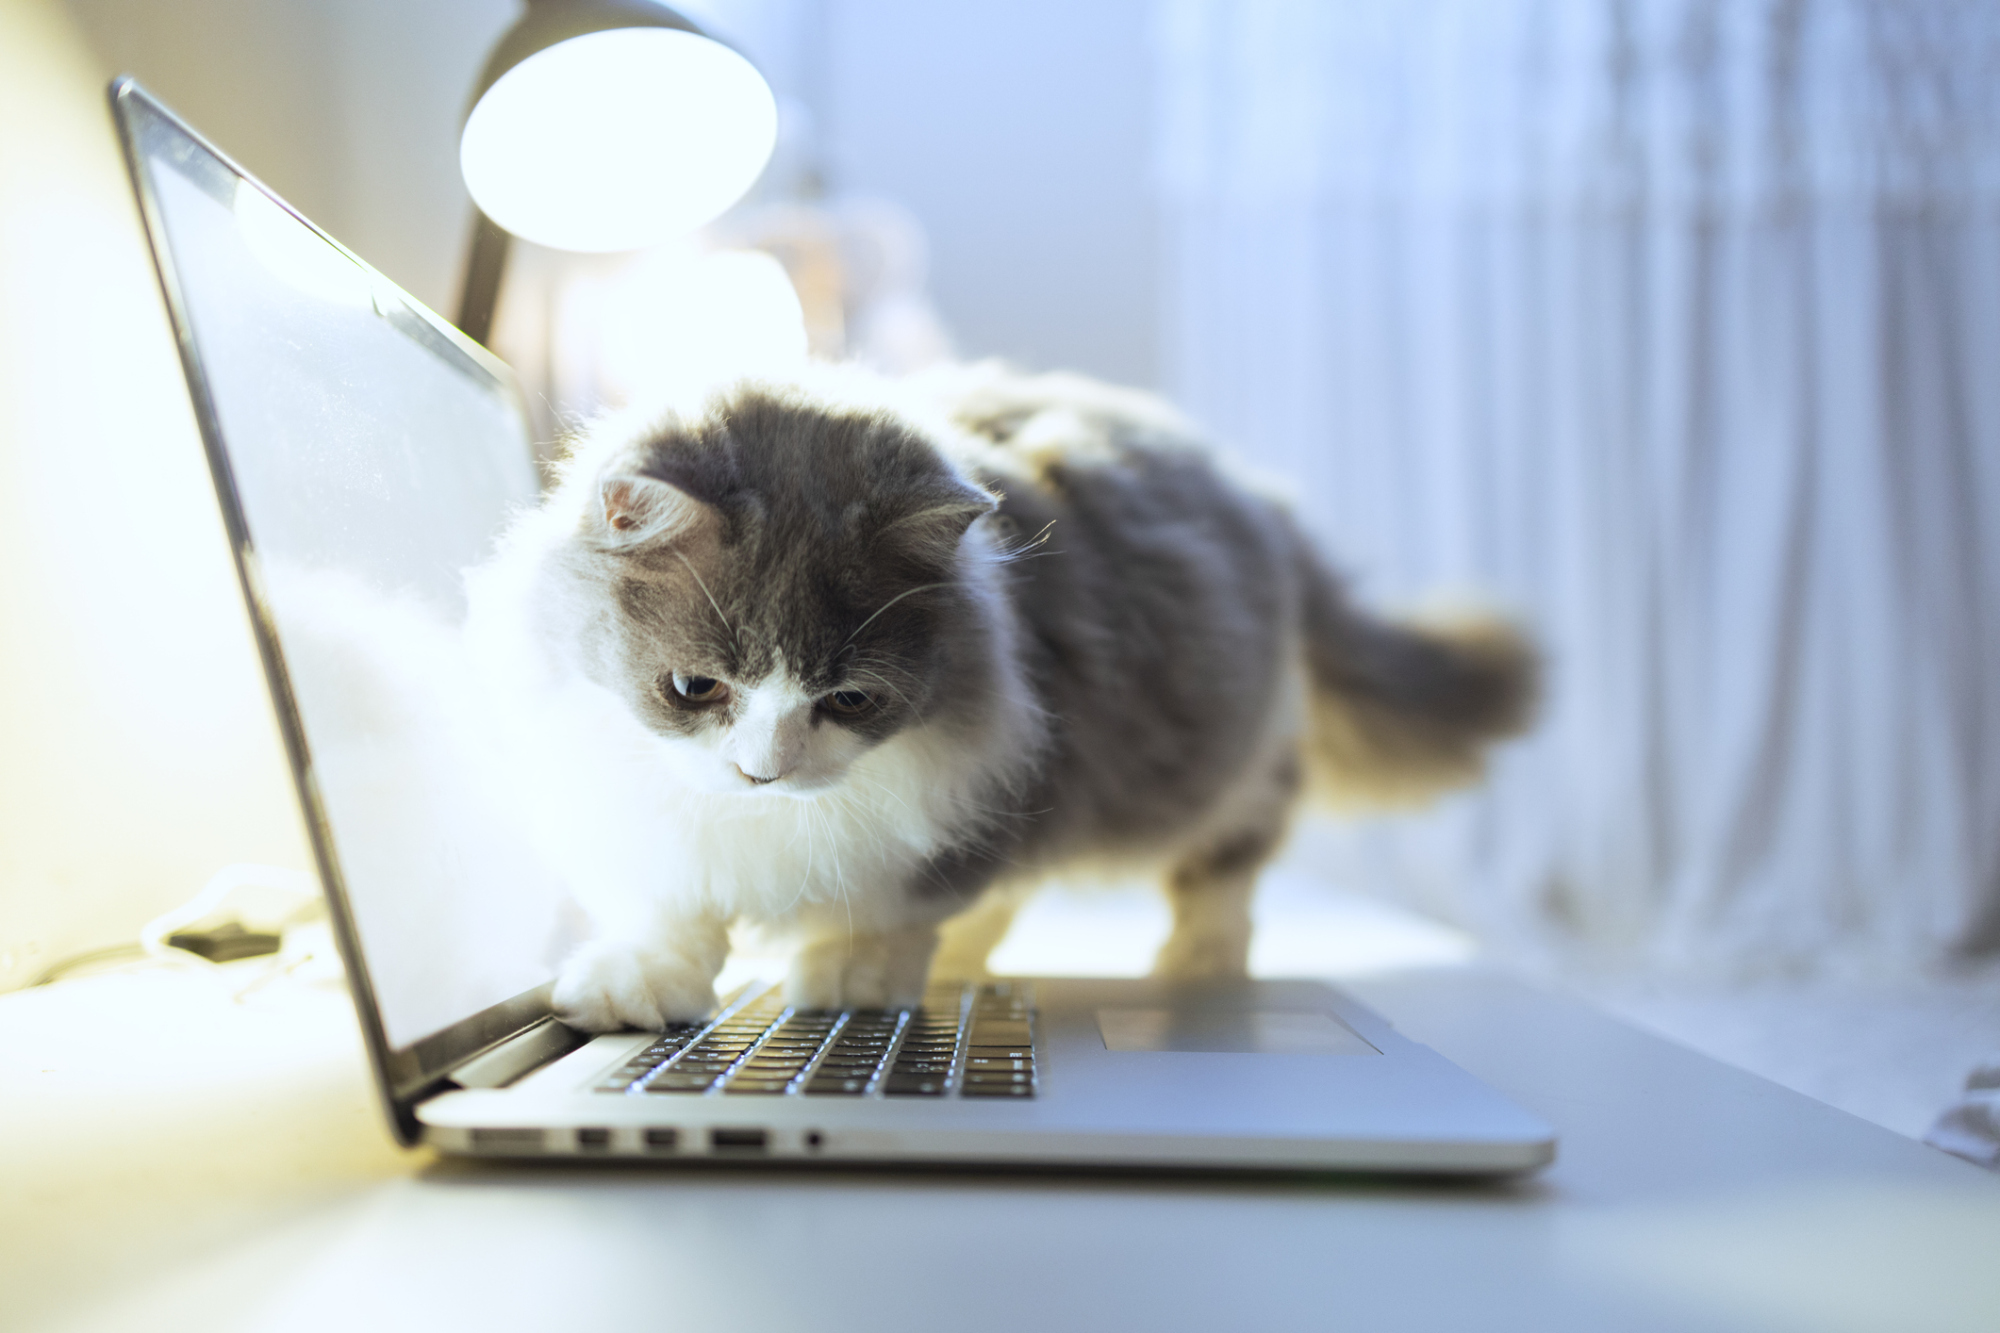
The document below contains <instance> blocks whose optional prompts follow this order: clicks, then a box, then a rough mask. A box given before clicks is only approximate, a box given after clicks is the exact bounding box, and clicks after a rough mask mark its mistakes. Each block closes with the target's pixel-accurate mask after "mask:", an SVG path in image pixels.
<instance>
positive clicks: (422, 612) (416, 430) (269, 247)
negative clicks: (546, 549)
mask: <svg viewBox="0 0 2000 1333" xmlns="http://www.w3.org/2000/svg"><path fill="white" fill-rule="evenodd" d="M146 161H147V169H148V173H149V175H150V178H151V180H150V183H151V185H152V192H153V196H154V199H155V201H156V205H157V208H158V210H159V212H160V215H161V221H162V223H163V224H164V227H165V231H166V233H167V239H168V243H169V245H170V248H171V250H172V252H173V268H174V272H175V274H176V277H177V280H178V284H179V287H180V300H181V304H182V307H183V310H184V313H185V315H186V318H187V322H188V324H189V325H190V326H191V328H192V330H193V335H194V344H195V350H196V354H197V357H198V359H199V361H200V365H201V370H202V373H203V375H204V377H205V379H206V382H207V385H208V390H209V395H210V398H211V400H212V402H213V407H214V412H215V415H216V418H217V420H218V422H219V425H220V427H221V435H222V438H223V440H224V443H225V445H226V452H227V455H228V468H229V470H230V472H231V473H232V474H233V481H234V489H235V493H236V496H237V502H238V504H239V506H240V508H241V511H242V514H243V518H244V522H245V525H246V526H247V528H248V532H249V537H250V542H251V546H252V548H253V550H254V552H255V555H254V559H253V561H252V577H253V578H254V579H256V580H258V581H260V582H261V584H262V585H263V586H262V593H263V596H264V600H265V603H266V605H267V606H268V608H269V610H270V613H271V617H272V620H273V621H274V623H275V626H276V630H277V637H278V641H279V645H280V650H281V653H282V655H283V658H284V666H285V671H286V674H287V676H288V677H289V682H290V687H291V691H292V695H293V698H294V700H295V702H296V705H297V709H298V713H299V719H300V725H301V729H302V731H303V733H304V737H305V742H306V749H307V752H308V755H309V777H310V780H311V781H312V783H313V784H314V785H315V787H316V789H317V793H318V797H319V801H320V804H321V807H322V810H323V812H324V818H325V825H326V830H327V832H328V833H329V835H330V844H331V848H332V853H333V859H334V861H335V862H336V863H337V865H338V867H339V870H340V877H341V880H342V881H343V883H344V886H345V889H346V892H347V897H348V902H349V908H350V911H351V913H352V916H353V919H354V922H355V927H356V931H357V933H358V936H359V939H360V943H361V947H362V952H363V954H364V956H365V958H366V964H367V969H368V972H369V975H370V978H371V980H372V983H373V987H374V991H375V995H376V1000H377V1003H378V1005H379V1007H380V1010H381V1014H382V1020H383V1024H384V1028H385V1031H386V1035H387V1037H388V1040H389V1044H390V1045H391V1046H392V1047H397V1048H401V1047H406V1046H408V1045H409V1044H411V1043H412V1042H414V1041H417V1040H419V1039H421V1038H423V1037H426V1036H429V1035H430V1034H432V1033H435V1032H437V1031H439V1030H441V1029H443V1028H445V1027H447V1026H449V1025H451V1024H452V1023H454V1022H456V1021H458V1020H460V1019H462V1018H465V1017H468V1016H470V1015H471V1014H474V1013H476V1012H478V1011H480V1010H482V1009H485V1008H487V1007H488V1006H490V1005H493V1004H496V1003H499V1002H500V1001H503V1000H506V999H509V998H511V997H513V996H516V995H519V994H520V993H522V992H523V991H526V990H530V989H532V988H534V987H535V986H538V985H540V984H541V983H542V982H544V981H546V980H547V979H548V978H549V976H550V975H551V973H552V971H553V966H554V963H555V961H556V960H557V958H558V957H559V956H560V954H561V952H562V951H563V949H564V948H565V947H566V945H567V944H568V943H569V940H568V938H567V926H566V923H567V922H568V920H569V919H570V918H569V913H568V909H567V906H566V895H565V894H564V892H563V891H562V888H561V886H560V885H559V884H558V883H557V882H556V880H555V879H554V877H553V876H552V875H551V874H549V873H548V872H547V871H546V870H544V869H543V868H542V867H541V866H540V865H539V864H538V863H537V861H536V859H535V856H534V854H533V852H532V851H531V849H530V848H529V846H528V844H527V842H526V840H525V838H523V837H522V836H520V835H519V834H518V833H516V831H515V828H516V826H517V823H518V821H517V820H515V819H513V818H511V817H510V816H509V815H508V813H507V811H508V809H509V807H510V804H511V799H510V793H507V792H504V791H501V790H499V789H498V787H497V786H496V785H495V784H496V782H497V779H495V778H494V777H493V776H492V775H493V774H495V773H497V772H498V771H500V766H499V765H498V764H496V763H494V762H492V761H491V757H490V756H489V755H488V754H487V753H486V752H485V745H484V743H483V740H482V738H483V737H484V736H485V735H487V734H488V733H489V731H490V729H489V728H485V727H482V726H481V725H480V723H479V718H478V717H477V715H476V705H475V702H474V701H475V699H476V694H475V691H474V690H473V689H472V688H471V676H470V673H469V671H468V669H467V667H466V664H465V661H464V651H463V644H462V639H461V630H462V623H463V618H464V612H465V593H464V586H463V574H464V571H465V570H466V569H467V568H468V567H469V566H472V565H474V564H476V563H478V562H479V561H480V560H481V559H482V558H484V556H485V555H486V554H487V553H488V551H489V549H490V547H491V545H492V542H493V539H494V537H495V536H496V534H497V533H498V531H499V529H500V528H501V526H502V525H503V524H504V523H505V522H506V521H507V519H508V517H509V516H510V515H511V513H512V512H513V511H514V510H515V509H517V508H519V507H521V506H525V505H529V504H532V503H533V502H534V501H535V498H536V486H535V477H534V471H533V467H532V465H531V463H530V461H529V458H530V453H529V442H528V439H527V437H526V435H525V431H524V424H523V420H522V416H521V414H520V412H519V411H518V407H517V404H516V401H515V399H514V397H513V394H512V391H511V389H510V388H509V386H508V385H507V384H506V383H505V382H504V381H502V380H500V379H498V378H496V377H495V376H494V375H493V374H492V373H490V372H489V371H488V370H487V369H486V368H485V367H484V366H483V365H481V364H480V362H479V361H477V360H476V359H475V358H473V357H471V356H469V355H468V354H467V353H465V352H464V351H463V350H461V349H460V348H459V347H458V346H457V345H456V344H455V343H454V342H453V341H452V340H451V339H450V338H449V337H447V336H446V335H445V334H443V333H441V332H439V331H438V330H437V329H436V328H435V327H433V326H432V325H431V324H430V323H429V322H428V321H426V320H425V319H424V317H423V316H421V315H419V314H417V313H416V312H415V310H413V309H412V308H411V307H410V306H409V305H408V304H407V300H406V298H404V297H403V296H402V295H401V293H400V292H398V291H396V290H395V288H393V287H392V286H390V285H389V284H387V283H386V282H384V281H383V280H382V279H380V278H379V277H377V276H375V275H374V274H372V273H370V272H369V271H368V270H367V269H366V268H364V267H362V266H360V265H358V264H356V263H354V262H353V261H352V260H350V259H349V258H347V257H346V256H345V255H344V254H342V253H341V252H340V251H339V250H338V249H337V248H335V247H333V246H331V245H329V244H327V243H326V242H325V241H324V240H322V239H321V238H320V237H319V236H318V235H317V234H316V233H315V232H314V231H312V229H311V228H309V227H307V226H305V225H304V224H303V223H301V222H299V221H298V219H297V218H295V217H293V216H292V215H291V214H290V213H288V212H286V211H285V210H284V209H283V208H282V207H280V206H279V205H278V204H276V203H275V202H274V201H272V200H271V199H270V198H269V197H268V196H266V195H265V194H263V193H262V192H261V191H259V190H258V189H256V188H255V187H254V186H252V185H250V184H248V183H247V182H243V181H241V180H239V179H238V178H237V177H236V176H235V175H233V174H232V173H230V172H228V171H227V170H225V169H224V168H222V167H221V166H220V164H218V163H216V162H215V161H214V160H213V159H211V158H209V157H208V156H207V155H206V154H203V153H202V152H200V151H199V150H198V149H196V148H195V147H194V146H193V145H192V144H189V143H188V142H187V141H185V140H182V139H179V138H178V137H177V136H173V135H170V134H162V135H160V136H159V139H158V142H157V143H153V144H148V145H147V148H146Z"/></svg>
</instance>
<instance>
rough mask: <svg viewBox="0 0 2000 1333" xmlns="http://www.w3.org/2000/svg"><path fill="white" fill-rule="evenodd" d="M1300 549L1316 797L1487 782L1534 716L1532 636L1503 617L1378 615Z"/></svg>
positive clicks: (1430, 790)
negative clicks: (1491, 767)
mask: <svg viewBox="0 0 2000 1333" xmlns="http://www.w3.org/2000/svg"><path fill="white" fill-rule="evenodd" d="M1302 546H1303V543H1302ZM1302 558H1303V561H1304V563H1305V566H1306V568H1305V570H1304V575H1305V607H1304V611H1305V615H1304V626H1303V628H1304V633H1305V648H1306V660H1307V663H1308V666H1309V668H1310V671H1311V678H1312V686H1313V690H1312V694H1313V705H1312V738H1311V743H1310V745H1309V746H1308V756H1309V761H1308V770H1309V772H1310V773H1311V776H1312V781H1313V786H1314V788H1315V789H1316V790H1317V792H1318V794H1319V795H1321V796H1322V797H1324V798H1326V799H1328V800H1331V801H1333V802H1335V803H1337V804H1341V805H1349V806H1355V805H1362V806H1384V805H1389V806H1394V805H1408V804H1413V803H1416V802H1419V801H1422V800H1424V799H1426V798H1427V797H1430V796H1432V795H1434V794H1435V793H1437V792H1440V791H1443V790H1444V789H1446V788H1449V787H1457V786H1463V785H1465V784H1466V783H1470V782H1474V781H1476V780H1478V778H1479V777H1480V776H1481V774H1482V773H1483V772H1484V771H1485V750H1486V747H1487V746H1488V745H1490V744H1491V743H1492V742H1494V741H1497V740H1500V739H1502V738H1504V737H1508V736H1513V735H1517V734H1519V733H1520V732H1521V731H1523V730H1525V729H1526V728H1527V726H1528V724H1529V722H1531V721H1532V720H1533V717H1534V712H1535V704H1536V700H1537V696H1538V694H1539V685H1540V675H1541V671H1540V663H1539V659H1538V657H1537V654H1536V652H1535V649H1534V647H1533V645H1532V644H1530V643H1529V642H1528V640H1527V639H1526V638H1525V637H1523V635H1522V634H1521V632H1520V631H1519V630H1517V629H1516V628H1514V627H1513V626H1512V625H1510V624H1508V623H1506V622H1505V621H1502V620H1500V619H1498V618H1497V617H1461V618H1458V619H1456V620H1452V621H1439V622H1434V623H1421V624H1420V623H1395V622H1391V621H1385V620H1377V619H1374V618H1373V617H1370V616H1368V615H1367V614H1365V613H1364V612H1362V611H1360V610H1358V609H1357V608H1355V607H1354V605H1353V604H1352V603H1351V602H1349V600H1348V598H1347V593H1346V590H1345V588H1344V587H1343V586H1342V585H1341V582H1340V580H1339V578H1338V577H1336V576H1335V575H1334V574H1333V573H1332V572H1331V571H1329V570H1328V569H1327V568H1326V567H1325V566H1324V565H1323V564H1322V563H1321V562H1320V561H1319V559H1318V558H1317V556H1316V555H1314V554H1312V553H1311V552H1309V551H1305V552H1302Z"/></svg>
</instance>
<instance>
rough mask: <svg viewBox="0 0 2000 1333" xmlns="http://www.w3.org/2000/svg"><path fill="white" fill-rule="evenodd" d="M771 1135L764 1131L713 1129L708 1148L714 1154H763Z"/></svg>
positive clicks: (709, 1134)
mask: <svg viewBox="0 0 2000 1333" xmlns="http://www.w3.org/2000/svg"><path fill="white" fill-rule="evenodd" d="M770 1141H771V1135H770V1132H769V1131H768V1130H762V1129H711V1130H709V1131H708V1146H709V1148H710V1149H711V1150H712V1151H714V1152H763V1151H764V1149H765V1148H766V1147H767V1146H768V1145H769V1144H770Z"/></svg>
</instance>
